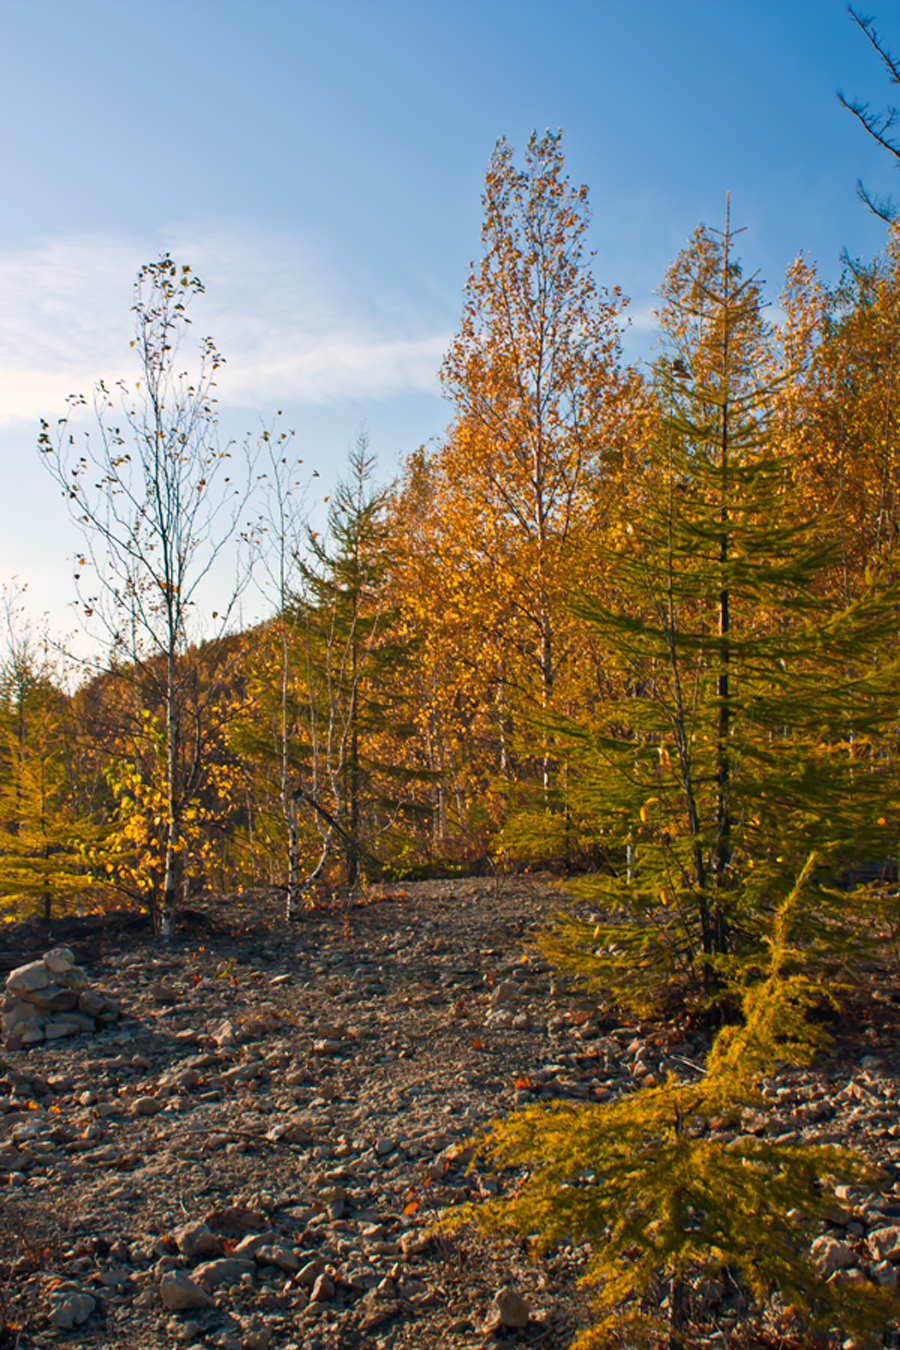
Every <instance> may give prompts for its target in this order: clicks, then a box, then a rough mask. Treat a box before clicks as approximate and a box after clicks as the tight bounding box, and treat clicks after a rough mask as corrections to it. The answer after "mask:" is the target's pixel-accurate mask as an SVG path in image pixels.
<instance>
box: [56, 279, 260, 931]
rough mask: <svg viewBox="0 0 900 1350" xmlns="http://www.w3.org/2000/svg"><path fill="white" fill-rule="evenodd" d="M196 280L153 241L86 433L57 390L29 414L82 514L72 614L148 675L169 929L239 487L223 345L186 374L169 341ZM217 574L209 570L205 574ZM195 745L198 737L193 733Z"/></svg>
mask: <svg viewBox="0 0 900 1350" xmlns="http://www.w3.org/2000/svg"><path fill="white" fill-rule="evenodd" d="M203 289H204V288H203V285H202V283H201V282H200V280H199V278H197V277H196V276H194V274H193V272H192V271H191V269H190V267H188V266H186V265H184V266H181V267H179V266H177V265H176V263H175V262H174V261H173V260H172V258H170V257H169V255H168V254H164V255H163V256H162V257H161V258H160V259H159V261H158V262H155V263H149V264H147V265H146V266H144V267H142V268H141V270H140V272H139V273H138V276H137V280H136V282H135V287H134V304H133V307H132V308H133V314H134V319H135V337H134V340H133V341H132V344H131V345H132V348H133V349H134V350H135V351H136V353H137V357H138V360H139V363H140V377H139V378H138V379H137V380H135V381H134V383H133V384H129V383H128V382H127V381H124V380H123V381H119V382H118V384H117V385H116V386H115V387H114V388H113V389H110V388H108V387H107V385H106V384H105V383H104V382H103V381H102V380H101V381H100V382H99V383H98V384H97V386H96V388H95V390H94V397H93V407H94V413H95V418H96V426H97V432H96V435H95V437H94V438H93V439H92V437H91V434H90V433H86V434H85V435H84V436H83V438H79V436H78V435H77V433H76V430H75V428H74V426H73V425H72V417H73V416H75V415H77V413H78V410H79V409H80V408H81V407H82V406H84V405H86V402H87V400H86V399H85V398H83V397H81V396H79V397H75V398H73V399H71V400H70V405H71V406H70V413H69V416H68V417H65V418H62V419H61V420H60V422H59V423H58V424H57V426H56V428H51V426H50V425H49V424H48V423H47V422H43V421H42V424H41V435H40V439H39V450H40V452H41V454H42V457H43V458H44V461H45V462H46V464H47V466H48V468H49V469H50V472H51V473H52V474H53V476H54V478H55V479H56V481H57V482H58V483H59V485H60V487H61V489H62V491H63V494H64V496H65V497H66V499H67V500H68V503H69V506H70V509H71V512H72V515H73V517H74V519H75V521H76V522H77V524H78V525H79V526H80V527H81V530H82V534H83V538H84V552H83V554H82V555H81V556H80V557H79V558H78V559H77V570H76V576H75V580H76V585H77V587H78V595H79V601H80V604H81V608H82V611H83V614H84V616H85V618H86V619H87V620H88V621H89V623H92V625H93V627H94V631H95V632H97V633H98V634H99V635H100V636H101V637H102V638H104V639H105V641H106V643H107V646H108V649H109V651H110V653H111V654H112V655H114V656H115V657H116V658H117V659H119V660H121V659H122V658H123V657H124V658H125V659H127V660H128V661H130V662H131V663H132V665H133V668H134V669H135V672H137V671H138V670H140V672H141V675H142V677H143V678H144V679H150V680H152V681H155V682H156V683H157V685H158V698H159V702H160V704H161V707H162V709H163V719H162V720H163V743H164V762H165V769H164V776H165V782H164V785H163V793H162V796H163V801H164V808H163V809H164V815H165V821H164V833H163V838H164V843H163V845H162V851H163V854H164V856H163V858H162V859H161V862H162V866H161V869H160V870H161V873H162V876H163V882H162V894H161V896H156V895H154V896H153V897H151V902H150V908H151V918H152V921H153V925H154V929H155V930H156V931H157V932H159V933H160V934H161V935H162V936H163V937H164V938H166V939H168V938H170V937H171V925H172V913H173V910H174V906H175V895H176V886H177V882H178V871H179V859H180V854H181V851H182V823H183V820H184V813H185V810H186V808H187V806H188V804H189V802H190V800H191V797H192V794H193V793H195V792H196V790H197V787H198V783H199V780H200V776H201V773H202V764H201V763H200V762H199V759H198V756H197V755H192V754H191V750H190V747H188V746H187V745H186V742H185V733H186V726H185V717H184V700H183V698H182V693H183V689H182V684H183V680H184V678H185V671H186V665H185V662H184V658H185V656H186V654H187V653H188V651H189V649H190V646H191V641H192V639H194V638H196V637H197V636H198V635H199V633H201V632H202V631H203V627H204V625H203V620H202V616H201V611H200V600H201V588H202V587H203V586H204V585H208V584H209V583H210V582H211V580H212V574H213V571H214V569H216V568H217V565H218V564H220V561H221V560H222V555H223V553H224V551H225V550H226V548H227V546H228V545H229V543H230V542H231V541H232V540H233V538H234V536H235V534H236V531H237V529H238V525H239V521H240V514H241V511H242V508H243V506H244V503H245V501H246V498H247V493H248V490H249V461H248V462H247V463H246V464H245V465H244V468H245V469H246V470H247V477H246V480H244V475H243V472H242V474H241V478H242V483H241V485H238V484H236V483H235V481H234V468H233V460H232V450H231V447H230V446H226V447H224V448H223V447H222V446H220V442H219V436H218V419H217V411H216V402H215V384H216V374H217V372H218V371H219V369H220V368H221V366H222V364H223V357H222V356H221V355H220V354H219V351H218V349H217V347H216V345H215V343H214V342H213V340H212V339H211V338H209V337H206V338H203V339H202V340H201V341H200V343H199V346H198V350H197V352H196V362H197V364H196V369H195V371H194V373H193V374H191V373H189V372H188V371H187V370H185V369H184V368H183V365H182V360H183V357H182V354H181V349H182V346H183V344H184V341H185V338H186V335H187V332H188V327H189V325H190V318H189V316H188V309H189V307H190V305H191V302H192V301H193V300H194V299H196V297H197V296H199V295H201V294H202V293H203ZM216 581H217V582H218V576H217V577H216ZM239 591H240V586H239V584H237V583H232V582H229V583H228V585H227V587H226V593H225V599H224V602H223V603H222V604H221V606H220V608H219V609H218V610H214V611H213V613H212V622H213V623H214V625H215V626H216V629H217V631H218V632H220V633H221V632H223V631H224V628H225V626H226V625H227V622H228V619H229V616H230V613H231V610H232V608H233V606H234V604H235V601H236V599H237V596H238V594H239ZM193 743H194V746H195V747H196V746H199V744H200V740H199V737H195V738H193Z"/></svg>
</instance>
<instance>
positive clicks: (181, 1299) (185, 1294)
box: [159, 1270, 212, 1312]
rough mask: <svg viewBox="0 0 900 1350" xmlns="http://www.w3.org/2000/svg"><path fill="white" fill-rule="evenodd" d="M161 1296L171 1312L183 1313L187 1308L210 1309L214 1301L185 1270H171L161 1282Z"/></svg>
mask: <svg viewBox="0 0 900 1350" xmlns="http://www.w3.org/2000/svg"><path fill="white" fill-rule="evenodd" d="M159 1296H160V1298H161V1299H162V1301H163V1303H164V1305H165V1306H166V1307H167V1308H168V1310H169V1312H181V1311H183V1310H184V1309H186V1308H209V1307H211V1305H212V1299H211V1298H210V1296H209V1294H207V1292H206V1290H205V1289H202V1288H201V1287H200V1285H199V1284H198V1283H197V1282H196V1280H192V1279H191V1277H190V1275H186V1274H185V1272H184V1271H183V1270H170V1271H168V1272H167V1273H166V1274H165V1275H163V1277H162V1279H161V1280H160V1282H159Z"/></svg>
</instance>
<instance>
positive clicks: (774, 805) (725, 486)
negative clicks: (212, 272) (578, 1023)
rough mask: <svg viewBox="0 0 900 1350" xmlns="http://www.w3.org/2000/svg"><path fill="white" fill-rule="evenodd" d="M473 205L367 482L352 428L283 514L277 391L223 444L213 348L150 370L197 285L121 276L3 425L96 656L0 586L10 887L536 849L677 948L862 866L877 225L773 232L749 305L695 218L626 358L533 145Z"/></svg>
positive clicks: (882, 354)
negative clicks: (785, 234) (64, 641)
mask: <svg viewBox="0 0 900 1350" xmlns="http://www.w3.org/2000/svg"><path fill="white" fill-rule="evenodd" d="M484 208H485V218H484V226H483V240H482V242H483V250H482V256H481V258H480V260H479V261H478V262H477V263H476V264H474V265H473V268H472V271H471V275H470V278H469V282H468V286H467V289H466V293H465V304H464V310H463V314H462V321H461V324H460V328H459V332H458V334H457V336H456V338H455V339H454V341H453V343H452V345H451V347H450V349H449V351H448V352H447V354H446V357H445V359H444V362H443V365H442V367H441V372H440V374H441V380H442V384H443V389H444V392H445V394H446V397H447V399H448V400H449V402H450V405H451V407H452V413H453V417H452V422H451V425H450V427H449V429H448V432H447V435H446V439H445V440H444V442H443V443H442V444H440V445H438V446H436V447H429V448H427V449H424V448H423V449H419V450H416V451H414V452H412V453H411V454H409V455H408V457H407V459H406V461H405V463H404V465H403V469H402V473H401V474H400V476H399V478H398V479H397V480H396V481H395V482H393V483H391V484H389V485H387V486H382V485H379V484H378V483H377V481H376V478H375V467H376V466H375V461H374V457H373V456H372V454H371V453H370V448H369V445H368V443H367V438H366V436H365V434H364V433H363V434H361V435H360V438H359V440H358V442H357V445H356V448H355V450H354V451H353V453H352V454H351V455H350V457H349V462H348V464H347V467H346V470H345V473H344V475H343V477H342V479H341V482H340V484H339V486H338V488H337V490H336V491H335V493H334V494H333V495H332V498H331V501H330V503H329V508H328V509H329V514H328V523H327V530H325V531H320V532H316V531H314V530H313V529H312V528H311V527H310V526H309V524H308V518H307V516H306V514H305V509H304V496H303V490H302V489H303V486H304V483H303V478H302V473H303V470H302V465H300V464H299V463H298V454H297V447H296V446H295V445H294V443H293V438H292V436H291V434H290V432H289V431H287V430H286V429H283V428H281V427H280V425H279V423H278V420H277V418H276V419H275V420H274V421H273V424H272V427H271V430H270V431H267V432H265V433H264V434H263V436H262V437H261V438H258V439H257V441H256V443H255V444H253V445H250V446H248V447H247V448H246V456H247V459H246V462H243V463H238V461H239V460H240V458H241V455H240V452H239V451H238V450H235V449H233V448H232V449H231V450H229V451H222V450H221V449H220V448H219V446H218V441H217V438H216V412H215V399H214V391H215V375H216V370H217V367H218V364H219V362H220V361H221V357H220V356H219V355H218V353H217V352H216V350H215V347H214V345H213V344H212V342H211V341H206V342H205V343H203V344H202V345H201V346H200V347H199V348H198V353H197V365H196V369H195V370H193V371H191V372H190V373H188V374H182V373H181V371H182V365H183V364H184V363H185V355H184V352H183V351H182V350H179V347H180V344H181V341H182V338H183V337H185V334H186V333H187V328H188V324H189V322H190V315H189V310H190V308H191V305H192V302H193V301H195V300H197V299H198V298H199V296H200V293H201V292H202V289H203V288H202V285H201V283H200V282H199V280H198V279H197V278H195V277H194V275H193V274H192V273H191V271H190V269H189V267H187V266H183V265H180V264H176V263H175V262H173V261H172V260H171V259H169V258H168V257H164V258H162V259H160V260H159V261H158V262H157V263H154V264H151V265H149V266H147V267H146V268H145V269H143V271H142V273H141V275H140V277H139V278H138V281H137V283H136V288H135V308H134V312H135V321H136V339H135V341H136V344H137V347H138V354H139V356H140V358H141V362H142V367H143V376H144V378H143V380H142V381H140V382H138V384H137V385H136V386H135V387H134V388H131V389H127V390H126V389H116V390H112V391H110V390H107V389H106V388H105V387H104V386H102V385H101V386H99V388H98V390H97V395H96V430H95V431H94V432H93V433H92V435H90V436H89V437H88V438H86V439H84V440H83V441H82V440H79V438H78V435H76V434H75V433H74V432H72V431H70V425H69V422H68V421H67V420H63V421H62V422H60V423H59V425H58V426H55V425H54V426H51V425H46V424H45V426H44V428H43V431H42V435H41V443H40V451H41V453H42V455H43V457H44V459H45V460H46V461H47V464H48V467H49V468H50V470H51V471H52V472H53V473H54V474H55V476H56V477H57V479H58V481H59V484H60V486H61V488H62V490H63V491H64V492H65V494H66V495H67V497H68V498H69V501H70V505H71V506H72V509H73V514H74V515H75V517H76V519H78V520H79V521H80V522H81V523H82V525H83V529H84V536H85V554H84V557H83V558H82V559H81V560H80V567H79V571H80V573H81V575H80V576H79V577H78V579H77V584H78V585H79V587H80V590H79V595H80V598H81V602H82V605H83V607H84V609H85V611H86V612H87V615H88V617H89V618H90V619H92V620H93V621H94V623H95V624H97V625H99V627H100V629H101V630H102V632H103V634H104V635H105V636H106V637H107V638H108V645H107V648H106V650H107V652H108V661H107V663H106V666H105V668H104V669H102V670H101V671H98V672H92V673H91V674H90V676H89V677H87V678H82V680H81V681H80V682H76V684H75V687H73V686H72V682H71V680H69V681H68V682H66V681H65V680H64V679H63V677H62V664H63V662H62V658H60V657H59V656H58V655H57V654H56V649H55V648H54V646H53V644H51V643H50V642H49V641H48V640H45V639H44V638H42V636H41V634H40V632H39V631H38V630H36V629H34V628H33V627H31V626H29V624H28V623H27V622H26V621H25V620H24V619H23V617H22V615H21V614H19V613H18V612H17V602H16V597H15V595H13V594H9V595H8V596H7V614H6V619H7V629H8V638H7V643H8V646H7V657H6V661H5V664H4V669H3V705H2V729H0V735H2V764H3V778H2V787H0V792H2V802H3V810H2V825H0V831H2V835H0V894H2V896H3V901H2V903H3V905H4V909H5V911H6V913H7V914H8V915H12V914H19V913H23V912H25V911H30V910H31V909H33V908H35V907H37V908H39V909H41V910H42V911H43V913H44V914H45V915H48V916H49V915H51V914H57V913H59V912H61V911H63V910H67V909H71V908H73V907H76V906H81V907H85V906H88V907H94V906H98V905H100V906H110V905H118V904H122V903H123V902H124V903H128V904H135V903H136V904H139V905H141V906H143V907H146V908H147V909H148V910H149V911H150V913H151V914H152V916H153V919H154V923H155V924H156V925H157V926H158V927H161V926H162V925H164V924H166V923H167V922H168V919H169V916H170V914H171V912H172V910H173V909H174V906H175V904H176V900H178V901H180V900H181V898H182V897H183V896H185V895H189V894H190V892H191V890H196V889H199V888H203V887H212V888H215V889H217V890H222V891H226V890H232V891H233V890H236V889H237V888H239V887H240V886H253V885H266V886H273V885H276V886H283V887H284V888H285V895H286V903H287V905H288V906H289V908H291V909H296V908H297V907H299V906H302V905H303V904H305V903H306V901H307V898H308V896H309V895H310V894H311V893H312V892H313V889H314V888H315V887H319V888H321V887H326V888H327V887H328V886H333V885H335V884H337V883H338V882H339V881H340V882H345V883H346V882H349V883H353V882H356V881H360V882H361V883H363V884H365V882H366V881H367V880H372V879H375V878H376V877H379V876H385V875H389V876H395V877H404V876H405V877H415V876H420V875H427V874H428V873H429V872H430V871H433V870H435V869H446V868H448V867H450V868H453V867H459V868H464V867H472V866H475V867H477V868H481V869H483V868H485V867H494V868H525V867H547V866H550V867H553V868H555V869H557V870H560V871H567V872H571V873H573V874H583V875H584V876H590V877H592V878H593V879H594V880H593V881H592V882H591V883H590V884H591V885H592V886H593V887H594V888H595V889H597V888H599V889H600V890H601V891H603V892H607V891H611V892H617V891H619V890H621V889H622V888H625V890H627V891H628V892H629V894H631V896H632V900H631V901H630V902H629V903H634V904H636V905H638V906H639V907H640V908H641V910H642V911H643V910H645V909H650V908H652V909H653V910H654V911H656V910H660V909H661V911H662V913H663V914H664V920H663V922H662V924H661V926H660V928H659V940H660V941H664V942H665V943H666V944H669V945H671V948H672V951H673V952H675V953H677V954H678V955H679V959H681V958H684V959H687V956H688V953H695V954H696V952H699V951H706V952H707V954H709V953H711V952H713V951H715V950H718V949H719V948H721V949H722V950H726V949H728V948H729V946H730V945H731V937H730V934H731V932H732V930H733V929H735V928H736V927H738V928H739V927H740V926H741V925H743V924H744V923H745V922H751V924H752V920H751V919H749V917H748V916H750V915H752V913H754V912H755V911H756V910H757V908H758V907H759V906H760V905H761V904H762V905H763V907H764V908H765V905H764V902H763V901H762V899H761V896H762V893H763V892H764V891H765V890H766V889H767V888H769V889H771V887H772V886H775V887H781V886H790V884H792V878H795V877H796V875H797V873H798V871H799V870H801V869H802V868H803V866H804V863H805V860H806V859H807V857H808V856H809V855H810V853H811V852H813V851H814V852H815V853H816V856H817V858H818V859H819V860H820V862H819V868H820V870H821V872H822V875H823V876H826V875H827V878H829V879H830V881H831V882H832V883H834V884H836V883H837V881H838V880H839V879H840V878H841V877H842V876H843V875H844V874H845V873H846V872H847V870H848V869H852V867H853V866H856V865H859V866H864V867H865V868H868V869H870V870H872V872H873V875H874V874H876V873H877V876H878V877H879V878H881V877H883V876H885V877H886V876H888V875H892V874H893V873H895V870H896V864H895V860H896V856H897V847H898V836H897V821H898V817H897V801H896V798H897V791H898V785H900V784H898V766H897V727H896V719H897V712H896V692H895V690H896V684H895V669H896V656H897V645H896V644H897V633H896V617H895V615H896V603H897V596H896V578H897V534H898V526H900V498H898V479H900V458H898V454H897V450H896V439H897V425H898V392H900V346H898V331H900V329H898V313H900V235H898V234H897V231H896V228H893V229H889V230H888V232H887V237H886V241H885V248H884V252H883V254H882V255H881V256H879V257H877V258H875V259H873V260H871V261H866V260H850V259H847V260H846V266H845V269H844V275H843V277H842V279H841V281H840V284H839V285H837V286H827V285H825V284H824V283H823V282H822V281H821V280H820V279H819V277H818V275H817V272H816V269H815V266H814V265H813V263H811V262H810V261H809V260H807V259H805V258H802V257H801V258H799V259H798V260H797V261H796V262H795V263H794V264H793V266H792V267H791V268H790V270H789V273H788V275H787V277H786V279H785V283H784V289H783V293H782V296H781V300H780V311H781V312H780V315H779V322H777V323H776V322H774V321H773V320H772V319H771V318H770V317H768V314H767V310H766V308H765V305H764V302H763V297H762V289H761V283H760V282H759V280H758V279H757V278H755V277H747V276H744V275H743V273H742V270H741V264H740V258H739V241H738V239H737V237H736V236H737V234H738V231H737V230H736V229H735V227H734V224H733V223H732V222H731V221H730V220H729V218H728V215H727V212H725V213H724V214H723V220H722V222H720V227H719V228H718V229H717V228H713V227H707V226H701V227H699V228H698V229H697V230H696V231H695V233H694V234H693V236H692V237H691V238H690V239H689V240H688V241H687V242H686V244H685V247H684V250H683V252H682V253H681V254H680V256H679V257H678V258H677V260H676V261H675V262H674V263H673V265H672V266H671V268H670V270H669V272H668V274H667V275H666V276H665V278H663V279H662V283H661V288H660V292H659V308H658V323H659V342H658V344H657V350H658V355H657V358H656V360H655V361H654V362H653V364H652V366H650V367H644V368H638V367H637V366H634V365H628V364H626V363H625V362H624V360H623V356H622V348H621V332H622V324H623V322H624V321H627V301H626V298H625V296H624V295H623V294H622V293H621V291H620V290H619V289H618V288H611V289H605V288H603V287H601V286H600V285H599V283H598V282H597V281H596V280H595V278H594V274H593V273H594V263H593V260H592V258H591V257H590V256H589V254H588V252H587V249H586V243H585V234H586V230H587V226H588V220H589V210H588V200H587V191H586V189H585V188H579V187H574V186H573V185H572V184H571V183H570V182H569V180H568V178H567V175H566V171H565V165H564V161H563V150H562V143H561V138H560V137H559V136H558V135H552V134H550V133H547V134H546V135H544V136H543V137H537V136H535V137H533V138H532V140H531V142H530V144H529V146H528V147H527V151H526V154H525V158H524V165H523V166H522V167H518V166H517V164H516V162H515V158H514V154H513V151H512V149H511V148H510V147H509V146H507V145H506V144H505V143H504V142H500V143H499V144H498V147H497V149H496V151H495V154H494V157H493V159H492V162H491V165H490V168H489V171H488V174H487V178H486V188H485V194H484ZM133 345H134V344H133ZM73 411H75V410H73ZM242 475H243V477H242ZM239 480H240V481H241V482H242V483H243V482H244V481H246V482H247V483H250V484H251V485H252V486H253V490H254V498H253V501H252V503H251V502H249V501H248V499H247V497H246V490H245V489H244V488H242V487H239V488H238V489H237V491H235V488H234V484H235V483H236V482H238V481H239ZM242 494H243V495H242ZM235 503H236V505H234V504H235ZM260 503H262V507H260ZM233 506H234V509H233V510H232V507H233ZM251 508H252V509H251ZM229 512H232V514H229ZM251 517H252V522H253V523H251V524H250V525H249V526H248V525H247V523H246V522H247V521H248V520H250V519H251ZM238 533H240V534H241V536H242V538H241V543H242V545H243V555H244V557H245V561H247V562H248V563H251V564H253V565H255V566H256V567H257V568H263V569H265V570H266V573H267V575H268V576H269V577H270V578H271V580H272V582H273V584H274V589H275V594H276V595H277V596H278V606H277V610H276V612H274V613H273V614H272V615H271V617H270V618H269V619H268V620H267V621H265V622H263V623H260V624H258V625H256V626H254V627H252V628H250V629H249V630H245V631H238V628H237V627H236V626H235V624H234V621H233V607H234V604H235V601H236V598H237V597H238V596H239V594H240V587H241V584H242V583H241V580H240V578H238V580H237V581H236V582H235V585H234V590H233V593H232V595H231V597H230V598H231V603H232V609H231V610H229V606H228V602H227V601H226V602H224V603H222V605H221V609H220V611H219V612H218V613H216V614H214V616H213V618H212V619H211V620H207V623H206V626H205V627H204V628H203V629H202V630H201V628H200V626H199V624H198V622H197V619H196V616H197V614H198V613H199V606H198V604H197V590H198V587H200V586H201V584H202V583H203V582H204V580H205V579H206V577H207V574H208V573H209V572H210V569H211V568H212V567H213V566H214V565H215V563H216V561H217V558H218V555H219V553H220V552H222V551H223V550H224V549H225V547H226V545H230V544H231V543H233V542H234V539H235V537H236V536H237V534H238ZM217 625H218V626H217ZM892 860H893V861H892ZM892 869H893V872H892ZM867 876H868V874H867ZM868 880H872V878H871V877H869V878H868ZM586 884H587V883H586ZM646 941H647V939H646V936H644V937H642V938H641V942H642V943H646Z"/></svg>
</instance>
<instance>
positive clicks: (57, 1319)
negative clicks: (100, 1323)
mask: <svg viewBox="0 0 900 1350" xmlns="http://www.w3.org/2000/svg"><path fill="white" fill-rule="evenodd" d="M51 1298H52V1295H51ZM96 1306H97V1302H96V1299H93V1298H91V1296H90V1294H69V1293H67V1294H63V1295H62V1296H61V1297H59V1298H57V1299H53V1308H52V1309H51V1312H50V1321H51V1322H52V1323H53V1325H54V1326H55V1327H58V1328H59V1330H60V1331H71V1330H72V1328H73V1327H80V1326H81V1325H82V1324H83V1323H84V1322H86V1321H87V1320H88V1318H89V1317H90V1315H91V1313H92V1312H93V1311H94V1309H95V1308H96Z"/></svg>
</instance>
